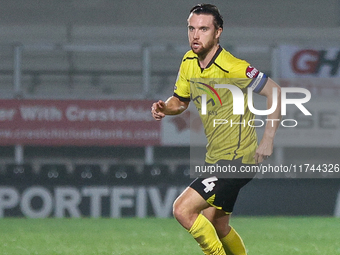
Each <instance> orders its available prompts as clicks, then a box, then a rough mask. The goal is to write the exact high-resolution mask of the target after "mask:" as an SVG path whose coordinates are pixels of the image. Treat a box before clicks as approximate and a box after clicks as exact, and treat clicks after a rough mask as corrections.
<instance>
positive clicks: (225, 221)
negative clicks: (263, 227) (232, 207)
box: [203, 207, 247, 255]
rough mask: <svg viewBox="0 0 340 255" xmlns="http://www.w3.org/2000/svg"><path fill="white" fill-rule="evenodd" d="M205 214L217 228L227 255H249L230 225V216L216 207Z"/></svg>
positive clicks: (206, 210) (205, 211)
mask: <svg viewBox="0 0 340 255" xmlns="http://www.w3.org/2000/svg"><path fill="white" fill-rule="evenodd" d="M203 214H204V216H205V217H206V218H207V219H208V220H209V221H210V222H211V223H212V224H213V226H214V227H215V229H216V232H217V235H218V237H219V238H220V240H221V242H222V245H223V248H224V250H225V252H226V254H227V255H246V254H247V252H246V249H245V246H244V243H243V241H242V239H241V237H240V236H239V235H238V233H237V232H236V231H235V229H234V228H232V227H231V226H230V225H229V220H230V214H226V213H225V212H224V211H222V210H219V209H216V208H215V207H209V208H206V209H205V210H204V211H203Z"/></svg>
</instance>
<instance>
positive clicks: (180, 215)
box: [173, 200, 193, 229]
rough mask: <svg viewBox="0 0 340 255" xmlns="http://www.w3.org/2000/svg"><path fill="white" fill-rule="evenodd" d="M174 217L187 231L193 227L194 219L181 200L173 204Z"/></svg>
mask: <svg viewBox="0 0 340 255" xmlns="http://www.w3.org/2000/svg"><path fill="white" fill-rule="evenodd" d="M173 215H174V217H175V219H176V220H177V221H178V222H179V223H180V224H181V225H182V226H183V227H184V228H186V229H190V227H191V225H192V222H191V221H192V220H191V218H193V215H192V213H190V210H189V209H188V208H187V206H185V204H184V203H183V202H182V201H181V200H176V201H175V202H174V204H173Z"/></svg>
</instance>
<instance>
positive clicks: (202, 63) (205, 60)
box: [198, 44, 220, 69]
mask: <svg viewBox="0 0 340 255" xmlns="http://www.w3.org/2000/svg"><path fill="white" fill-rule="evenodd" d="M219 47H220V45H219V44H216V45H215V46H214V47H212V48H211V50H210V51H209V52H208V53H207V54H205V55H203V56H198V61H199V63H200V67H201V68H202V69H204V68H206V67H207V66H208V64H209V63H210V61H211V60H212V58H213V57H214V56H215V53H216V51H217V50H218V48H219Z"/></svg>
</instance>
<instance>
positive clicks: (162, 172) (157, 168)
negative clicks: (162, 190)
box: [143, 164, 171, 185]
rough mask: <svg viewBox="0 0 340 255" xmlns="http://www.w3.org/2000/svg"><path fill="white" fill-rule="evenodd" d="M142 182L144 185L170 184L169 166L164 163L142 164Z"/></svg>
mask: <svg viewBox="0 0 340 255" xmlns="http://www.w3.org/2000/svg"><path fill="white" fill-rule="evenodd" d="M143 183H144V184H146V185H164V184H171V173H170V170H169V166H168V165H165V164H152V165H144V168H143Z"/></svg>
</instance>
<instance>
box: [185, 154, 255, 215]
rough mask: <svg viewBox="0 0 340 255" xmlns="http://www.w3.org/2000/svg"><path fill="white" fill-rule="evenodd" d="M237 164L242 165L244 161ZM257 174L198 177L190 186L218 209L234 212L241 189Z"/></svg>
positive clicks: (222, 162)
mask: <svg viewBox="0 0 340 255" xmlns="http://www.w3.org/2000/svg"><path fill="white" fill-rule="evenodd" d="M230 162H231V161H226V160H224V161H219V162H217V163H218V164H220V165H222V164H225V163H226V164H230ZM237 165H239V166H241V165H243V164H242V163H241V164H239V163H238V162H237ZM254 175H255V174H252V175H251V176H249V175H248V176H247V178H217V177H216V176H210V177H207V178H200V177H198V178H196V179H195V180H194V181H193V182H192V183H191V184H190V187H191V188H193V189H194V190H196V191H197V192H198V193H199V194H200V195H201V196H202V197H203V198H204V200H205V201H207V202H208V204H210V205H211V206H214V207H215V208H217V209H222V210H223V211H225V212H226V213H229V214H230V213H232V211H233V209H234V205H235V202H236V199H237V196H238V193H239V191H240V189H241V188H242V187H243V186H245V185H246V184H247V183H248V182H250V181H251V180H252V179H253V177H254Z"/></svg>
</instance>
